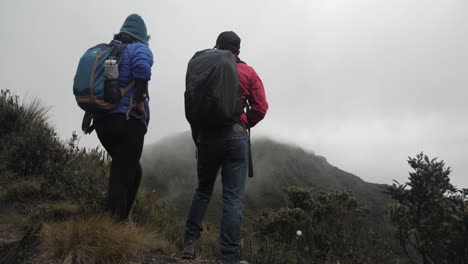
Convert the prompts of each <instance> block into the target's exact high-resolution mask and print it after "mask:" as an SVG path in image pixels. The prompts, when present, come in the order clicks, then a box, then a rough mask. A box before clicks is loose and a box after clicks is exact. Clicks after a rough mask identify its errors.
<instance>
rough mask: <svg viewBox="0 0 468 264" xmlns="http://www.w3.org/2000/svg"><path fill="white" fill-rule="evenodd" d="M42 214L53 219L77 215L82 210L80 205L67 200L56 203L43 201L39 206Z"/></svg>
mask: <svg viewBox="0 0 468 264" xmlns="http://www.w3.org/2000/svg"><path fill="white" fill-rule="evenodd" d="M38 208H39V209H40V210H41V216H43V217H46V218H52V219H63V218H65V217H70V216H73V215H76V214H77V213H79V212H80V209H81V208H80V207H79V206H78V205H76V204H72V203H70V202H67V201H60V202H54V203H43V204H40V205H39V206H38Z"/></svg>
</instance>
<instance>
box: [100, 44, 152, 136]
mask: <svg viewBox="0 0 468 264" xmlns="http://www.w3.org/2000/svg"><path fill="white" fill-rule="evenodd" d="M151 66H153V53H152V52H151V50H150V49H149V47H148V46H146V45H145V44H143V43H132V44H129V45H127V48H126V49H125V51H124V55H123V58H122V61H121V62H120V66H119V79H120V87H124V88H125V87H127V86H128V85H129V84H130V83H131V82H132V81H133V80H135V79H143V80H147V81H149V80H151ZM134 93H135V87H132V88H131V89H130V90H129V91H128V92H127V93H126V94H124V96H122V99H121V100H120V104H119V106H118V107H116V108H115V109H113V110H111V111H109V112H107V113H106V114H104V116H107V115H109V114H113V113H124V114H126V113H127V112H128V108H126V107H128V106H129V105H130V98H131V97H132V95H133V94H134ZM145 109H146V114H147V116H148V117H147V119H146V120H143V119H142V120H141V121H142V123H143V124H144V125H145V127H148V124H149V119H150V110H149V106H148V100H147V99H146V102H145ZM130 115H131V116H134V117H137V116H139V115H140V113H138V111H137V110H135V109H133V110H132V111H131V112H130ZM104 116H101V117H104ZM101 117H98V119H100V118H101Z"/></svg>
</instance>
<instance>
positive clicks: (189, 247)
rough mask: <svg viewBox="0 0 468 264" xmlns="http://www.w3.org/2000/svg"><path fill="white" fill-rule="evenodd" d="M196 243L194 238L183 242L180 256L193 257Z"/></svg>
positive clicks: (184, 257)
mask: <svg viewBox="0 0 468 264" xmlns="http://www.w3.org/2000/svg"><path fill="white" fill-rule="evenodd" d="M196 245H197V241H196V240H191V241H187V242H185V243H184V248H183V249H182V253H181V255H182V258H183V259H195V257H196V255H195V248H196Z"/></svg>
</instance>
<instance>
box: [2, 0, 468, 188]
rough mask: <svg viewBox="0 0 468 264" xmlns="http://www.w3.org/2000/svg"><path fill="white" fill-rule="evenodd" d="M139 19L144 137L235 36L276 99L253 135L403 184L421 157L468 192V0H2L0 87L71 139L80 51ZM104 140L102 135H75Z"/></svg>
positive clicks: (181, 126) (178, 107) (89, 141)
mask: <svg viewBox="0 0 468 264" xmlns="http://www.w3.org/2000/svg"><path fill="white" fill-rule="evenodd" d="M131 13H139V14H140V15H142V17H143V18H144V19H145V21H146V24H147V27H148V31H149V33H150V34H151V41H150V47H151V49H152V50H153V53H154V55H155V56H154V57H155V64H154V67H153V79H152V81H151V82H150V94H151V102H150V105H151V114H152V121H151V124H150V127H149V131H148V134H147V137H146V143H147V144H149V143H153V142H156V141H158V140H160V139H161V138H164V137H165V136H167V135H170V134H172V133H174V132H180V131H185V130H187V129H188V124H187V122H186V120H185V117H184V107H183V92H184V89H185V71H186V67H187V62H188V60H189V59H190V57H191V56H192V55H193V53H194V52H195V51H197V50H200V49H205V48H210V47H212V46H213V45H214V42H215V40H216V37H217V36H218V34H219V33H220V32H222V31H225V30H234V31H235V32H237V33H238V34H239V35H240V37H241V38H242V44H241V54H240V55H241V58H242V59H243V60H245V61H246V62H247V63H249V64H250V65H252V66H253V67H254V68H255V69H256V70H257V72H258V73H259V75H260V76H261V78H262V80H263V82H264V85H265V89H266V93H267V98H268V100H269V103H270V110H269V112H268V113H267V116H266V119H265V120H264V121H263V122H262V123H260V124H259V125H258V126H257V127H256V128H255V129H254V130H253V134H254V135H263V136H268V137H271V138H274V139H277V140H279V141H282V142H289V143H294V144H297V145H300V146H301V147H303V148H304V149H306V150H309V151H314V152H315V153H316V154H318V155H322V156H324V157H326V158H327V159H328V161H329V162H330V163H331V164H333V165H335V166H338V167H339V168H341V169H343V170H346V171H348V172H351V173H354V174H356V175H358V176H360V177H362V178H363V179H364V180H366V181H370V182H379V183H391V181H392V179H397V180H399V181H404V180H405V179H406V178H407V172H408V171H409V167H408V165H407V163H406V160H407V157H408V156H414V155H415V154H417V153H419V152H421V151H424V152H425V153H426V154H428V155H430V156H431V157H435V156H437V157H440V158H441V159H443V160H445V161H446V163H447V164H448V165H450V166H451V167H452V170H453V174H452V177H451V178H452V181H453V183H454V184H456V185H458V186H459V187H468V178H466V176H467V172H468V163H467V162H466V161H467V157H468V118H467V114H468V104H467V100H468V87H467V85H468V1H466V0H443V1H441V0H419V1H418V0H391V1H388V0H352V1H351V0H302V1H294V0H290V1H284V0H282V1H271V0H269V1H266V0H265V1H254V0H239V1H215V0H209V1H208V0H199V1H189V0H185V1H182V0H166V1H153V0H146V1H143V0H134V1H117V0H113V1H111V0H106V1H96V0H80V1H77V0H76V1H65V0H55V1H54V0H42V1H34V0H28V1H26V0H15V1H2V2H1V3H0V34H1V36H2V41H1V42H0V50H1V51H2V56H1V59H0V80H1V87H0V88H2V89H3V88H7V89H10V90H13V91H14V92H16V93H17V94H18V95H20V96H25V95H26V96H28V97H29V98H35V97H38V98H40V99H41V100H42V101H43V103H44V104H45V105H48V106H51V107H52V108H51V110H50V112H49V117H50V119H49V120H50V122H51V124H52V125H53V126H54V127H55V128H56V129H57V131H58V134H59V136H60V137H61V138H62V139H66V138H68V137H69V136H70V135H71V133H72V131H74V130H75V131H80V125H81V117H82V110H81V109H79V108H78V106H77V105H76V103H75V99H74V97H73V94H72V84H73V77H74V74H75V71H76V66H77V63H78V60H79V58H80V56H81V55H82V54H83V53H84V51H85V50H86V49H87V48H89V47H91V46H93V45H95V44H98V43H101V42H108V41H109V40H110V39H111V38H112V36H113V34H114V33H118V31H119V29H120V26H121V25H122V23H123V21H124V19H125V18H126V16H127V15H129V14H131ZM80 135H82V134H81V132H80ZM98 144H99V142H98V140H97V138H96V135H95V133H93V134H92V135H91V136H84V135H82V136H81V145H84V146H95V145H98Z"/></svg>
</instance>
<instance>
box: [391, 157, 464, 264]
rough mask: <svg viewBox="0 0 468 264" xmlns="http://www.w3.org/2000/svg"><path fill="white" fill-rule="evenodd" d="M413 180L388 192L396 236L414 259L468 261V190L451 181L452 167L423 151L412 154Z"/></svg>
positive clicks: (411, 175)
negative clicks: (461, 188) (391, 200)
mask: <svg viewBox="0 0 468 264" xmlns="http://www.w3.org/2000/svg"><path fill="white" fill-rule="evenodd" d="M408 164H409V165H410V166H411V168H412V169H413V170H414V172H411V173H410V174H409V175H410V176H409V182H407V183H405V184H400V183H398V182H395V183H394V184H393V185H392V186H388V188H387V193H388V194H390V195H391V197H392V198H393V199H395V200H396V203H394V204H393V205H391V206H390V207H389V209H388V214H389V215H390V219H391V221H392V222H393V223H394V224H395V226H396V236H397V238H398V240H399V241H400V243H401V246H402V248H403V250H404V251H405V252H406V255H407V256H408V257H409V258H410V259H411V260H412V261H413V263H423V264H432V263H450V264H456V263H460V264H461V263H468V203H467V198H468V190H467V189H464V190H459V189H457V188H455V187H454V186H453V185H452V184H451V183H450V178H449V174H450V168H446V167H445V163H444V162H443V161H438V160H437V159H429V157H428V156H426V155H424V154H423V153H421V154H418V155H417V156H416V157H415V158H409V159H408Z"/></svg>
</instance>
